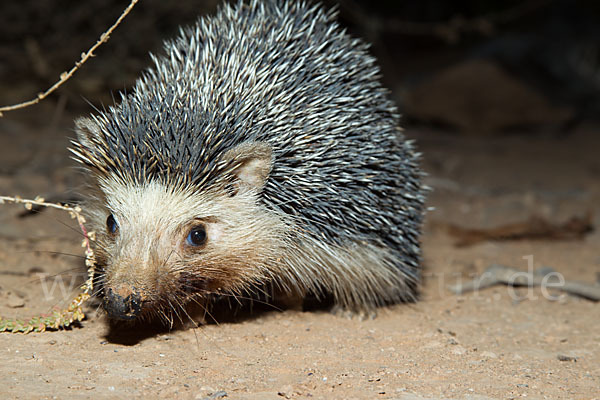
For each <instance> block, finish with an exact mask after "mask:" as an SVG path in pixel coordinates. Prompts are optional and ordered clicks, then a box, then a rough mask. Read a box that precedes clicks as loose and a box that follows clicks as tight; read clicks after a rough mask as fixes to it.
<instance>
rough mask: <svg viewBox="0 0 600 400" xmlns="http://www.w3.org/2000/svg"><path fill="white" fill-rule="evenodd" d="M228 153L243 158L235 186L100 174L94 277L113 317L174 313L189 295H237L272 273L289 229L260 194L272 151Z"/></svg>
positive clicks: (253, 148)
mask: <svg viewBox="0 0 600 400" xmlns="http://www.w3.org/2000/svg"><path fill="white" fill-rule="evenodd" d="M249 154H250V155H251V156H250V157H249V156H248V155H249ZM259 154H262V155H268V157H259V156H258V155H259ZM227 157H229V158H230V159H232V160H238V161H239V160H243V161H242V162H240V163H238V164H239V167H238V168H236V169H235V172H234V173H235V176H236V179H235V180H234V182H235V183H234V188H233V190H231V188H229V190H217V189H212V190H205V191H203V190H194V189H189V190H186V191H181V190H177V189H173V188H170V187H169V186H167V185H166V184H164V183H160V182H159V181H150V182H149V183H146V184H143V185H128V184H123V183H120V182H119V181H118V180H110V179H109V180H101V181H100V190H101V192H102V196H101V197H102V199H103V200H102V202H101V205H100V208H99V210H98V211H97V212H96V214H95V215H94V216H93V221H94V224H95V228H96V231H97V234H98V249H97V259H98V264H99V269H98V270H99V273H98V276H97V279H98V281H99V283H100V286H101V287H102V290H103V294H104V301H103V305H104V308H105V310H106V311H107V313H108V314H109V316H110V317H112V318H116V319H136V318H138V317H146V316H148V317H150V316H152V315H159V316H162V317H164V318H165V319H167V320H169V321H171V320H172V318H171V315H172V314H173V312H174V313H178V311H183V309H182V307H183V306H184V305H185V304H187V303H189V302H190V301H197V302H199V301H200V300H201V299H202V298H206V297H209V296H211V295H215V294H216V295H231V296H235V295H237V294H241V293H243V292H244V291H245V290H247V289H248V287H249V286H250V285H256V284H260V283H262V282H264V281H265V280H266V279H267V277H268V275H269V274H268V271H267V267H266V265H268V264H269V262H270V261H272V259H274V258H275V254H274V253H275V252H276V251H277V250H276V249H277V248H281V246H282V244H280V243H278V241H280V240H281V238H282V237H284V236H285V234H284V232H282V230H285V225H284V224H283V222H282V220H281V218H280V217H279V216H278V215H277V214H275V213H274V212H272V211H270V210H268V209H266V208H264V207H263V206H262V205H261V204H260V201H259V197H260V196H259V195H260V189H261V188H262V186H263V185H264V183H265V180H266V179H267V176H268V171H269V170H270V162H271V161H270V152H269V153H268V154H265V153H264V152H262V153H261V152H260V151H257V145H256V144H244V145H240V146H237V147H236V148H234V149H233V150H231V151H230V152H228V154H227Z"/></svg>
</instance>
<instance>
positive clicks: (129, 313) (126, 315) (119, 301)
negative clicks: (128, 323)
mask: <svg viewBox="0 0 600 400" xmlns="http://www.w3.org/2000/svg"><path fill="white" fill-rule="evenodd" d="M103 306H104V309H105V310H106V312H107V313H108V315H109V316H110V317H111V318H114V319H120V320H132V319H135V318H137V317H138V315H140V313H141V311H142V296H140V294H139V293H138V292H137V291H136V290H135V288H133V291H131V293H129V294H128V295H127V296H125V295H120V294H119V293H117V292H115V291H114V290H113V289H112V288H108V289H107V290H106V293H105V296H104V302H103Z"/></svg>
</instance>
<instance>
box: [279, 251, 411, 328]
mask: <svg viewBox="0 0 600 400" xmlns="http://www.w3.org/2000/svg"><path fill="white" fill-rule="evenodd" d="M292 248H294V247H292ZM295 249H296V251H295V252H294V253H292V254H290V258H289V259H288V260H287V264H288V266H289V268H288V269H287V270H288V271H287V274H285V275H286V276H288V277H292V276H295V279H294V281H295V282H294V283H295V284H292V285H291V286H293V287H301V288H304V291H305V293H315V294H316V296H317V297H321V298H324V297H327V296H328V295H330V296H332V297H333V300H334V307H333V310H332V311H333V312H334V313H335V314H337V315H341V316H346V317H358V318H360V319H367V318H372V317H373V316H374V315H375V314H376V309H377V307H380V306H384V305H388V304H394V303H399V302H404V301H411V300H414V298H415V294H414V287H415V286H416V278H415V276H416V274H415V273H414V268H411V267H409V266H406V265H404V264H403V263H402V262H401V257H399V256H398V255H397V254H396V253H395V252H394V251H392V250H391V249H389V248H386V247H381V246H376V245H373V244H370V243H368V242H360V243H357V242H351V243H348V244H346V245H344V246H340V245H335V244H327V243H323V242H319V241H318V240H316V239H315V240H312V239H305V240H303V241H302V244H301V245H300V246H296V247H295ZM288 280H289V281H292V280H291V279H288Z"/></svg>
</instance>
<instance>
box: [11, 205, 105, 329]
mask: <svg viewBox="0 0 600 400" xmlns="http://www.w3.org/2000/svg"><path fill="white" fill-rule="evenodd" d="M7 202H8V203H15V204H23V205H24V206H25V208H26V209H27V210H31V208H32V207H33V206H34V205H35V206H42V207H51V208H56V209H59V210H63V211H67V212H68V213H69V215H70V216H71V218H73V219H76V220H77V223H78V224H79V227H80V228H81V231H82V232H83V236H84V239H83V243H82V246H83V247H85V248H86V249H85V265H86V267H87V268H88V278H87V280H86V282H85V284H84V285H83V286H82V287H81V289H82V290H83V292H82V293H80V294H78V295H77V296H76V297H75V298H74V299H73V300H72V301H71V303H70V304H69V305H68V306H67V307H66V308H64V309H62V310H61V309H55V310H53V311H52V313H50V314H45V315H41V316H37V317H33V318H31V319H29V320H27V321H25V320H20V319H4V318H2V317H0V332H13V333H17V332H22V333H29V332H44V331H45V330H46V329H61V328H66V327H68V326H70V325H71V324H72V323H73V322H75V321H81V320H83V318H85V314H84V313H83V310H82V309H81V306H82V305H83V303H85V301H86V300H88V299H89V298H90V296H91V293H92V291H93V289H94V286H93V284H94V282H93V278H94V267H95V265H96V259H95V256H94V251H93V250H92V247H91V246H90V241H92V240H94V232H88V231H87V230H86V228H85V226H84V224H85V218H84V217H83V215H81V208H80V207H79V206H69V205H64V204H56V203H46V202H45V201H44V199H43V198H41V197H36V198H35V199H34V200H27V199H22V198H20V197H18V196H16V197H9V196H0V204H4V203H7Z"/></svg>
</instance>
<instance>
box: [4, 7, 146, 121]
mask: <svg viewBox="0 0 600 400" xmlns="http://www.w3.org/2000/svg"><path fill="white" fill-rule="evenodd" d="M138 1H139V0H131V3H129V6H127V8H126V9H125V10H124V11H123V13H122V14H121V15H120V16H119V18H117V20H116V21H115V23H114V24H113V25H112V26H111V27H110V28H108V30H107V31H106V32H104V33H103V34H102V35H100V39H98V41H97V42H96V44H94V45H93V46H92V47H91V48H90V49H89V50H88V51H87V52H86V53H82V54H81V59H80V60H79V61H77V62H76V63H75V65H74V66H73V68H71V69H70V70H69V71H65V72H63V73H62V74H60V79H59V80H58V82H56V83H55V84H54V85H52V86H51V87H50V88H49V89H48V90H46V91H45V92H42V93H38V95H37V97H36V98H35V99H32V100H29V101H24V102H22V103H19V104H14V105H11V106H4V107H0V117H2V116H3V113H4V112H5V111H13V110H18V109H21V108H25V107H29V106H32V105H34V104H37V103H39V102H40V101H42V100H44V99H45V98H46V97H48V96H49V95H50V94H51V93H52V92H54V91H55V90H56V89H58V88H59V87H60V86H62V85H63V84H64V83H65V82H66V81H68V80H69V79H70V78H71V77H72V76H73V74H74V73H75V72H76V71H77V70H78V69H79V68H80V67H81V66H82V65H83V64H84V63H85V62H86V61H87V60H89V59H90V58H91V57H93V56H94V51H96V49H97V48H98V47H100V46H101V45H102V44H103V43H106V42H108V39H109V38H110V35H111V34H112V33H113V31H114V30H115V29H116V28H117V26H119V24H121V21H123V19H124V18H125V17H126V16H127V14H129V12H130V11H131V10H132V9H133V7H134V6H135V5H136V3H137V2H138Z"/></svg>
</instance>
